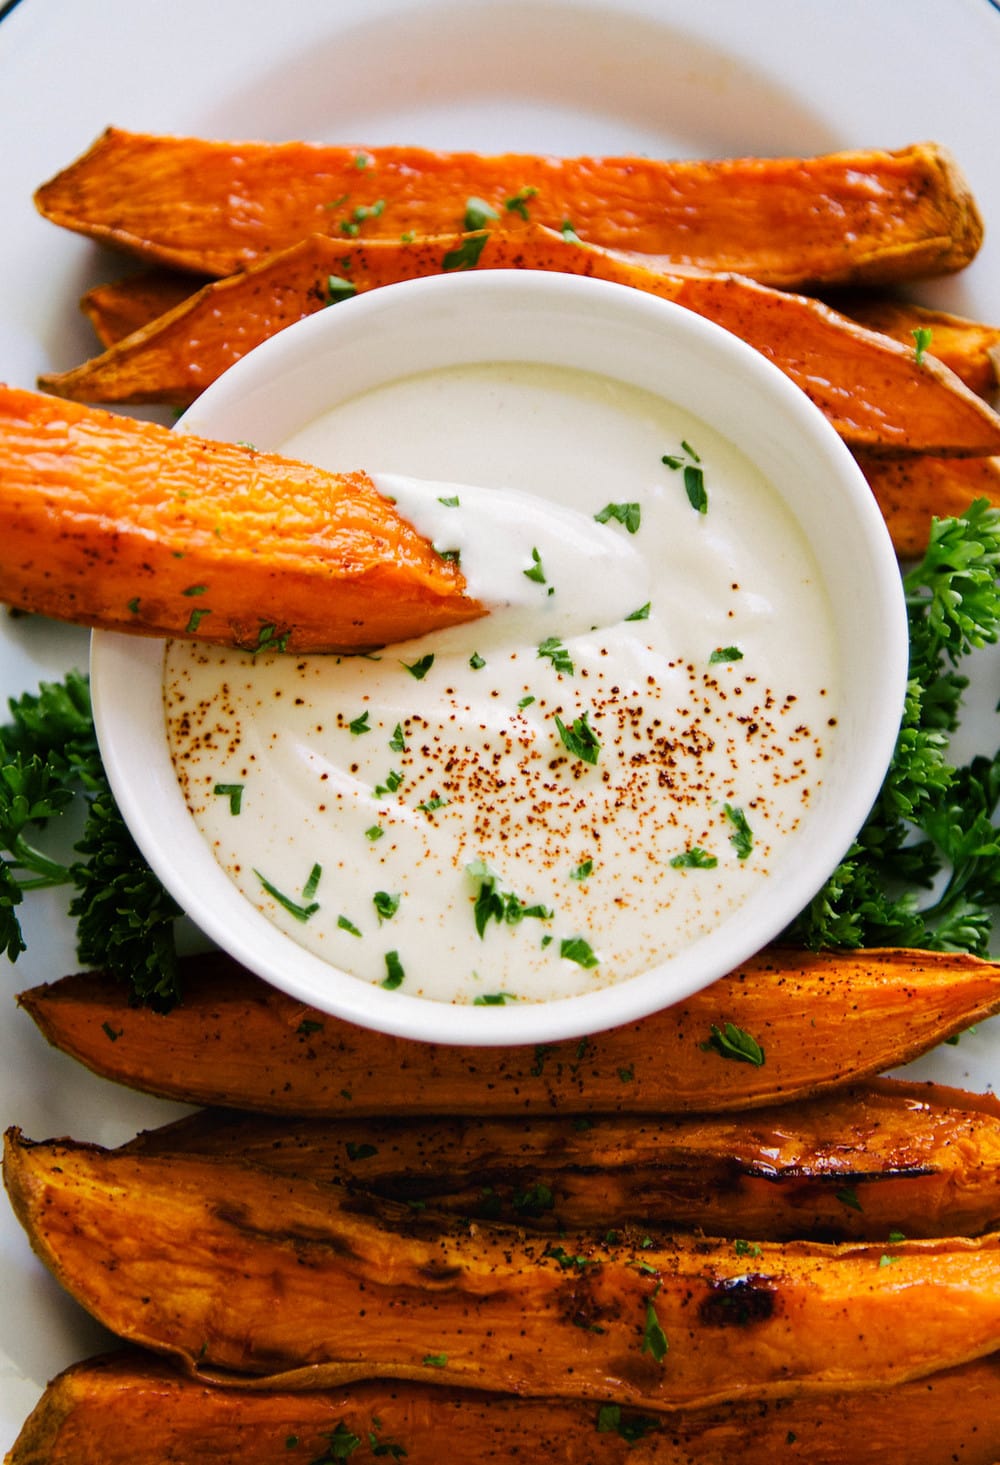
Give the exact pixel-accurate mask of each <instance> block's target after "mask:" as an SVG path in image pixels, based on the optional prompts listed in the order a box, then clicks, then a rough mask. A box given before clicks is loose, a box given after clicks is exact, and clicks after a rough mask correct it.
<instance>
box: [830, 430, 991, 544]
mask: <svg viewBox="0 0 1000 1465" xmlns="http://www.w3.org/2000/svg"><path fill="white" fill-rule="evenodd" d="M856 456H857V460H858V464H859V465H860V468H861V471H862V473H863V474H864V475H865V477H866V478H867V480H868V484H869V487H870V488H871V490H872V492H873V493H874V495H875V497H876V499H877V500H878V506H879V508H880V509H881V510H882V515H883V517H884V519H885V522H886V524H887V525H888V528H889V533H890V534H891V535H892V543H893V547H894V548H895V550H896V553H897V554H898V555H899V556H900V558H902V559H915V558H917V557H918V556H920V555H922V554H923V553H924V551H925V550H926V549H927V543H928V539H929V537H930V529H931V520H932V519H947V518H950V517H958V516H959V515H960V514H964V513H965V511H966V509H967V508H968V507H969V505H970V504H971V503H972V502H973V501H974V500H975V499H987V500H988V501H989V502H990V503H991V504H993V505H994V506H995V507H1000V458H998V457H993V458H935V457H932V456H931V455H929V454H927V455H924V456H922V457H913V458H905V459H904V458H899V459H897V460H896V461H895V462H892V461H889V460H888V459H886V458H873V457H871V456H870V454H867V453H858V454H857V455H856Z"/></svg>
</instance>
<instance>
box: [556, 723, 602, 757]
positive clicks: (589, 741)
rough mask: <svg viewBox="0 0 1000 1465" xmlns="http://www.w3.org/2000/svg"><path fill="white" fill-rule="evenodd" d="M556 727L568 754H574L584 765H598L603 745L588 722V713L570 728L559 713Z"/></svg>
mask: <svg viewBox="0 0 1000 1465" xmlns="http://www.w3.org/2000/svg"><path fill="white" fill-rule="evenodd" d="M555 722H556V727H557V728H558V729H559V736H560V738H561V739H562V743H563V746H564V747H565V748H566V750H567V752H569V753H572V754H573V756H574V758H581V759H582V760H583V762H584V763H596V762H597V759H598V757H599V755H600V751H601V745H600V743H599V742H598V740H597V735H596V733H595V732H594V730H593V728H592V727H591V726H590V723H589V722H588V721H587V714H586V712H585V713H584V714H583V715H582V717H578V718H576V719H575V721H574V722H573V723H572V725H571V726H570V727H567V726H566V724H565V723H564V722H563V720H562V718H561V717H560V716H559V714H558V713H556V714H555Z"/></svg>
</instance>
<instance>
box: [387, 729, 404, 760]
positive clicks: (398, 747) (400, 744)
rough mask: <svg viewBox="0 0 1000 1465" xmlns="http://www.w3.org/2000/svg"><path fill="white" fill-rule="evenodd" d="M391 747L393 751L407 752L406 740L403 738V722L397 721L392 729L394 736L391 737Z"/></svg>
mask: <svg viewBox="0 0 1000 1465" xmlns="http://www.w3.org/2000/svg"><path fill="white" fill-rule="evenodd" d="M389 747H390V749H391V751H392V752H393V753H405V752H406V742H405V740H404V738H403V724H402V723H401V722H397V723H396V726H395V727H394V728H393V730H392V737H391V738H390V739H389Z"/></svg>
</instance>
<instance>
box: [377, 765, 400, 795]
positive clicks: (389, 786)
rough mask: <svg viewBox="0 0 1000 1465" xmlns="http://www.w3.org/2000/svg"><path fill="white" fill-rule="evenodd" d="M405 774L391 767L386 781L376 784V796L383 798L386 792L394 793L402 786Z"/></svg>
mask: <svg viewBox="0 0 1000 1465" xmlns="http://www.w3.org/2000/svg"><path fill="white" fill-rule="evenodd" d="M402 783H403V775H402V774H401V773H399V772H398V771H397V770H396V769H395V768H390V769H389V772H388V773H387V774H386V776H385V783H377V784H376V785H375V797H376V798H377V799H382V798H384V797H385V795H386V794H394V793H396V791H397V790H398V789H399V788H400V787H401V786H402Z"/></svg>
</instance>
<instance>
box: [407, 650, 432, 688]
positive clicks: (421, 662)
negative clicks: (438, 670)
mask: <svg viewBox="0 0 1000 1465" xmlns="http://www.w3.org/2000/svg"><path fill="white" fill-rule="evenodd" d="M399 664H400V666H405V667H406V670H407V671H408V672H409V673H410V676H411V677H414V678H415V679H416V680H417V681H418V682H422V681H423V679H424V677H425V676H426V675H427V673H428V672H429V671H430V669H431V667H432V666H433V665H434V652H433V651H428V653H427V655H426V656H421V657H418V659H417V660H416V661H412V662H410V661H401V662H400V663H399Z"/></svg>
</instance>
